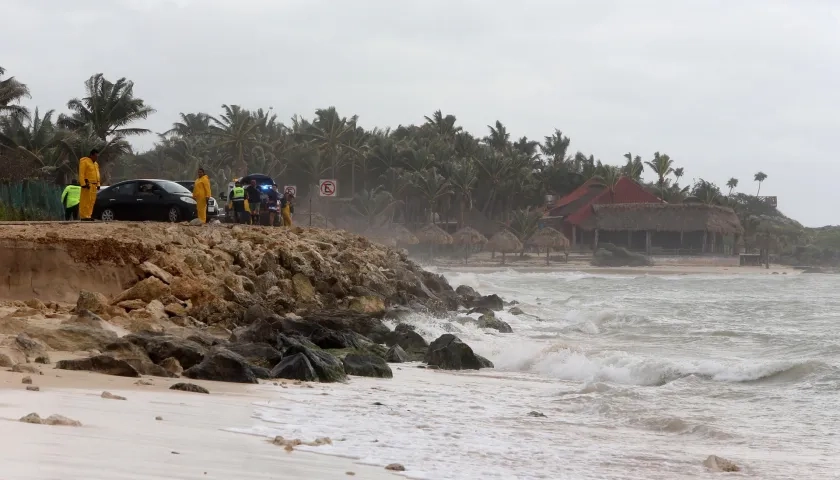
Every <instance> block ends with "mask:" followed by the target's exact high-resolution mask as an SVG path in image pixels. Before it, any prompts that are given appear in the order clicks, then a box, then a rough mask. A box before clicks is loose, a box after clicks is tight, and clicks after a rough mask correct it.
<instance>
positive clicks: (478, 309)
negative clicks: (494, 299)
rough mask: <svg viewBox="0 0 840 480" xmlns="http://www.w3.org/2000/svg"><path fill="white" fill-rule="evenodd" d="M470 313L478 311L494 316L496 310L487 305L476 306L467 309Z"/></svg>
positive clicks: (480, 313) (481, 313)
mask: <svg viewBox="0 0 840 480" xmlns="http://www.w3.org/2000/svg"><path fill="white" fill-rule="evenodd" d="M469 313H470V314H473V313H478V314H479V315H487V316H488V317H495V316H496V312H494V311H493V310H491V309H489V308H487V307H476V308H473V309H471V310H470V311H469Z"/></svg>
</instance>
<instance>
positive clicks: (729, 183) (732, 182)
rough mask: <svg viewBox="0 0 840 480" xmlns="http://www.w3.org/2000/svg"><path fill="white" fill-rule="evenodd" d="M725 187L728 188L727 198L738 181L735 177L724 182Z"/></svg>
mask: <svg viewBox="0 0 840 480" xmlns="http://www.w3.org/2000/svg"><path fill="white" fill-rule="evenodd" d="M726 186H727V187H729V196H732V190H733V189H734V188H735V187H737V186H738V179H737V178H735V177H732V178H730V179H729V181H728V182H726Z"/></svg>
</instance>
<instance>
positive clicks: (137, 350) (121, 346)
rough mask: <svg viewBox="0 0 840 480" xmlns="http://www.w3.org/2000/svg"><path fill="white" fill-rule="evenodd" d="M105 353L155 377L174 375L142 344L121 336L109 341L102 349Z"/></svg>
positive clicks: (142, 372)
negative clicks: (155, 361) (155, 359)
mask: <svg viewBox="0 0 840 480" xmlns="http://www.w3.org/2000/svg"><path fill="white" fill-rule="evenodd" d="M102 353H103V354H104V355H109V356H111V357H114V358H116V359H117V360H122V361H124V362H126V363H128V364H129V365H131V366H132V367H133V368H134V369H135V370H137V372H138V373H140V374H141V375H152V376H155V377H172V376H173V375H172V374H171V373H170V372H169V371H167V370H166V369H165V368H163V367H162V366H160V365H156V364H155V363H154V362H153V361H152V360H151V359H150V358H149V355H148V354H146V351H145V350H143V349H142V348H141V347H140V346H138V345H136V344H134V343H131V342H130V341H128V340H126V339H124V338H120V339H118V340H116V341H115V342H112V343H109V344H108V345H106V346H105V348H104V349H102Z"/></svg>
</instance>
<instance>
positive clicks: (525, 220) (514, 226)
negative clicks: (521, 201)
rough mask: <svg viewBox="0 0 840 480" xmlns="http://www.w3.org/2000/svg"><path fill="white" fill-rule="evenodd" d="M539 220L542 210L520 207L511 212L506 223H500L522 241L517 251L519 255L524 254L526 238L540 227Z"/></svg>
mask: <svg viewBox="0 0 840 480" xmlns="http://www.w3.org/2000/svg"><path fill="white" fill-rule="evenodd" d="M540 220H542V212H540V211H539V210H531V209H530V208H526V209H522V210H514V211H513V212H512V213H511V219H510V222H509V223H508V224H502V225H504V226H505V227H507V228H508V229H509V230H510V231H511V232H513V234H514V235H516V238H518V239H519V241H520V242H522V245H523V247H522V251H520V252H519V256H523V255H524V254H525V246H524V245H525V244H527V243H528V240H530V239H531V237H533V236H534V234H535V233H537V230H539V228H540Z"/></svg>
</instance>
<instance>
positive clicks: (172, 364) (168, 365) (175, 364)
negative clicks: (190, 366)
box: [160, 357, 184, 377]
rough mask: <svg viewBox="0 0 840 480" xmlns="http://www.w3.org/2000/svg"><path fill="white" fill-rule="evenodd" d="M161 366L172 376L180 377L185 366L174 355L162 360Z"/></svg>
mask: <svg viewBox="0 0 840 480" xmlns="http://www.w3.org/2000/svg"><path fill="white" fill-rule="evenodd" d="M160 367H161V368H163V369H164V370H166V372H167V373H168V374H169V375H170V376H172V377H180V376H181V374H182V373H184V367H182V366H181V362H179V361H178V359H176V358H173V357H169V358H167V359H164V360H163V361H162V362H160Z"/></svg>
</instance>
